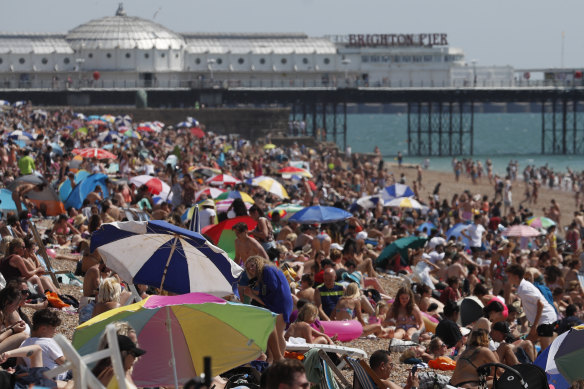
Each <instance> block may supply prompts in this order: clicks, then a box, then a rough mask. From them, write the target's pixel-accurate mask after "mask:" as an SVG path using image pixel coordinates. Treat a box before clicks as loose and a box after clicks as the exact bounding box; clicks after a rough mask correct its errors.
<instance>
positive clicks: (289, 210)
mask: <svg viewBox="0 0 584 389" xmlns="http://www.w3.org/2000/svg"><path fill="white" fill-rule="evenodd" d="M303 209H304V207H303V206H302V205H297V204H291V203H285V204H280V205H278V206H277V207H275V208H272V209H271V210H269V211H268V217H269V218H270V219H271V218H272V215H273V214H274V213H275V212H277V213H279V214H280V218H281V219H282V220H288V219H290V218H291V217H292V216H294V215H295V214H296V212H299V211H302V210H303Z"/></svg>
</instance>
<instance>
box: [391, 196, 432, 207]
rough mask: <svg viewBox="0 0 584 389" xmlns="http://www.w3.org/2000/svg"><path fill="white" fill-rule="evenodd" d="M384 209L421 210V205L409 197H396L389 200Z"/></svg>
mask: <svg viewBox="0 0 584 389" xmlns="http://www.w3.org/2000/svg"><path fill="white" fill-rule="evenodd" d="M384 205H385V206H386V207H399V208H412V209H422V208H423V205H422V204H420V203H419V202H418V200H414V199H412V198H409V197H398V198H397V199H393V200H390V201H388V202H386V203H385V204H384Z"/></svg>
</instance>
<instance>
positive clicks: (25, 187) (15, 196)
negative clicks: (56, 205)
mask: <svg viewBox="0 0 584 389" xmlns="http://www.w3.org/2000/svg"><path fill="white" fill-rule="evenodd" d="M46 187H47V184H46V183H44V182H43V183H42V184H37V185H35V184H22V185H19V186H18V187H16V189H14V191H13V192H12V200H14V204H16V210H17V212H16V214H17V215H20V214H21V213H22V203H23V202H24V201H26V195H27V194H28V193H29V192H31V191H35V192H42V191H43V190H45V188H46Z"/></svg>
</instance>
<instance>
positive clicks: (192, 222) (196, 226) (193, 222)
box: [189, 204, 201, 233]
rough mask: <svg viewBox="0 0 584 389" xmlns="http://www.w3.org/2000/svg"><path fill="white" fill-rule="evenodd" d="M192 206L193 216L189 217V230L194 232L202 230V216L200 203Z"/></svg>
mask: <svg viewBox="0 0 584 389" xmlns="http://www.w3.org/2000/svg"><path fill="white" fill-rule="evenodd" d="M192 208H194V210H193V216H191V218H190V219H189V230H191V231H194V232H199V233H200V232H201V218H200V217H199V205H198V204H195V205H194V206H193V207H192Z"/></svg>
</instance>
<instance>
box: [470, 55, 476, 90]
mask: <svg viewBox="0 0 584 389" xmlns="http://www.w3.org/2000/svg"><path fill="white" fill-rule="evenodd" d="M470 62H471V63H472V80H473V81H472V86H473V87H476V86H477V60H476V59H473V60H472V61H470Z"/></svg>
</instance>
